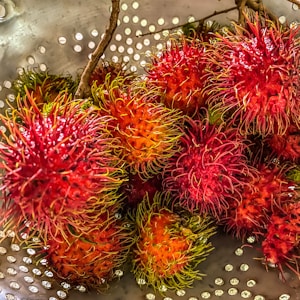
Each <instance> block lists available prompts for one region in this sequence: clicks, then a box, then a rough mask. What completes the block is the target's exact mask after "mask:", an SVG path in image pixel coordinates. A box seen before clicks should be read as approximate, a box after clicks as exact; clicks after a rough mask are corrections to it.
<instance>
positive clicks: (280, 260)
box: [262, 199, 300, 278]
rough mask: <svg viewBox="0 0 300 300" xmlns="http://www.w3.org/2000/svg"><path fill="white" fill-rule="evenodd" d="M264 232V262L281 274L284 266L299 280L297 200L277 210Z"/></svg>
mask: <svg viewBox="0 0 300 300" xmlns="http://www.w3.org/2000/svg"><path fill="white" fill-rule="evenodd" d="M266 232H267V233H266V235H265V237H264V240H263V242H262V252H263V254H264V260H265V262H266V263H267V264H272V265H275V266H276V267H277V268H278V269H279V271H280V272H281V273H283V267H284V266H286V267H288V268H289V269H290V270H292V271H293V272H295V273H296V274H297V275H298V277H299V278H300V272H299V258H300V239H299V232H300V202H299V199H298V200H295V201H294V202H291V203H288V204H287V205H284V207H283V209H281V210H277V211H276V212H275V213H274V214H273V215H272V216H271V218H270V222H269V225H268V227H267V230H266Z"/></svg>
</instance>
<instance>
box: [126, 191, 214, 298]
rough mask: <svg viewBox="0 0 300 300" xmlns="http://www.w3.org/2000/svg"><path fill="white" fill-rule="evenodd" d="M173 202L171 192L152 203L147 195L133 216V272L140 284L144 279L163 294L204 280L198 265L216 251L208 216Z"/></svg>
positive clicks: (157, 194) (157, 197) (159, 196)
mask: <svg viewBox="0 0 300 300" xmlns="http://www.w3.org/2000/svg"><path fill="white" fill-rule="evenodd" d="M171 202H172V200H171V198H170V195H169V194H168V193H156V195H155V196H154V199H153V202H152V203H150V202H149V199H148V197H147V196H146V197H145V198H144V201H143V202H141V203H140V204H139V205H138V207H137V211H136V214H135V215H134V219H135V220H136V225H137V241H136V245H135V246H134V247H133V268H132V272H133V274H134V276H135V278H136V280H137V282H139V281H140V280H142V281H143V280H145V282H146V284H147V285H148V286H151V287H152V288H153V289H154V290H158V291H159V292H160V293H162V294H163V290H162V289H161V288H162V287H166V288H167V289H170V290H179V289H183V288H187V287H191V286H192V284H193V282H194V281H195V280H200V279H202V276H204V274H201V273H200V271H199V270H198V268H197V266H198V264H199V263H200V262H202V261H204V260H205V258H206V257H207V255H208V254H209V253H210V252H211V251H212V250H213V247H212V244H211V243H210V242H208V239H209V238H210V237H211V236H212V235H214V234H215V227H214V226H213V224H212V222H211V219H210V218H209V217H208V216H205V215H200V214H191V213H189V212H188V211H186V210H184V209H182V208H180V207H177V206H173V205H172V203H171Z"/></svg>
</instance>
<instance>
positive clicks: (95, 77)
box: [89, 60, 135, 86]
mask: <svg viewBox="0 0 300 300" xmlns="http://www.w3.org/2000/svg"><path fill="white" fill-rule="evenodd" d="M117 77H122V78H124V83H125V84H129V83H130V82H131V81H132V80H133V79H134V77H135V76H134V72H131V71H130V70H128V69H127V68H126V63H124V62H121V63H118V62H113V61H103V60H100V62H99V63H98V65H97V66H96V68H95V70H94V71H93V73H92V74H91V77H90V81H89V83H90V85H91V86H92V85H93V84H96V85H100V84H103V83H105V81H106V80H107V79H108V78H109V80H110V81H112V80H114V79H115V78H117Z"/></svg>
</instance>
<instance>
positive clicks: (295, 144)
mask: <svg viewBox="0 0 300 300" xmlns="http://www.w3.org/2000/svg"><path fill="white" fill-rule="evenodd" d="M266 141H267V143H268V145H269V146H270V148H271V149H272V151H273V152H274V153H275V154H276V155H277V157H278V158H280V159H286V160H289V161H293V162H295V163H299V162H300V128H299V127H297V126H296V125H295V124H291V125H289V127H288V128H287V130H286V132H285V133H284V134H282V135H280V134H274V135H272V136H269V137H267V139H266Z"/></svg>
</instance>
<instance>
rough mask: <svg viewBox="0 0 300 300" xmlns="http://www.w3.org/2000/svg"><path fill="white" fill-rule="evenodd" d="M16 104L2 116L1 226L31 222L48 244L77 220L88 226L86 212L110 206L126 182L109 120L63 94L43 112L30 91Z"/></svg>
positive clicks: (87, 213)
mask: <svg viewBox="0 0 300 300" xmlns="http://www.w3.org/2000/svg"><path fill="white" fill-rule="evenodd" d="M17 102H18V105H17V106H18V109H14V108H11V110H12V111H11V113H8V114H7V116H6V117H5V116H3V115H2V116H1V121H2V122H3V124H4V126H5V127H6V128H7V130H6V132H4V131H1V134H2V141H1V143H0V158H1V163H0V170H1V183H2V184H1V191H2V198H3V212H4V216H2V217H3V218H2V220H1V224H4V223H5V221H7V220H10V221H11V222H12V223H13V225H14V226H16V232H21V231H22V229H24V228H23V226H24V224H25V223H30V228H29V229H30V230H32V231H33V233H32V234H36V233H37V234H38V233H39V234H40V235H42V236H44V238H45V240H47V237H49V235H55V233H56V232H59V231H61V230H63V228H64V226H63V225H65V224H66V223H67V224H69V225H73V222H75V221H74V220H75V219H77V218H81V219H86V221H87V220H88V219H90V220H91V222H92V221H93V220H92V218H91V217H90V216H89V215H92V214H91V211H96V214H97V210H99V209H100V208H101V207H103V208H102V209H105V206H106V205H108V204H109V203H110V202H113V201H114V200H113V199H114V193H115V192H116V191H117V189H118V188H119V186H120V185H121V183H122V182H123V181H124V178H125V171H124V170H123V168H122V165H121V162H120V159H119V158H118V157H116V156H115V155H114V154H113V147H114V146H113V145H115V144H116V141H114V140H113V138H111V136H110V133H109V130H108V129H107V122H108V120H109V118H108V117H103V116H99V115H98V114H97V113H96V112H95V111H94V110H93V109H92V108H87V109H86V101H84V100H80V101H77V100H73V101H72V100H71V99H70V98H68V96H67V95H65V94H62V95H59V96H58V98H57V99H55V100H53V105H52V108H51V110H50V111H49V112H48V113H47V114H45V113H43V112H42V111H41V110H40V109H39V107H38V106H37V104H36V102H35V99H34V98H33V97H32V96H31V95H30V94H29V93H28V94H27V97H25V98H22V99H21V98H18V99H17ZM99 207H100V208H99ZM98 213H101V209H100V211H98ZM29 229H28V230H29Z"/></svg>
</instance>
